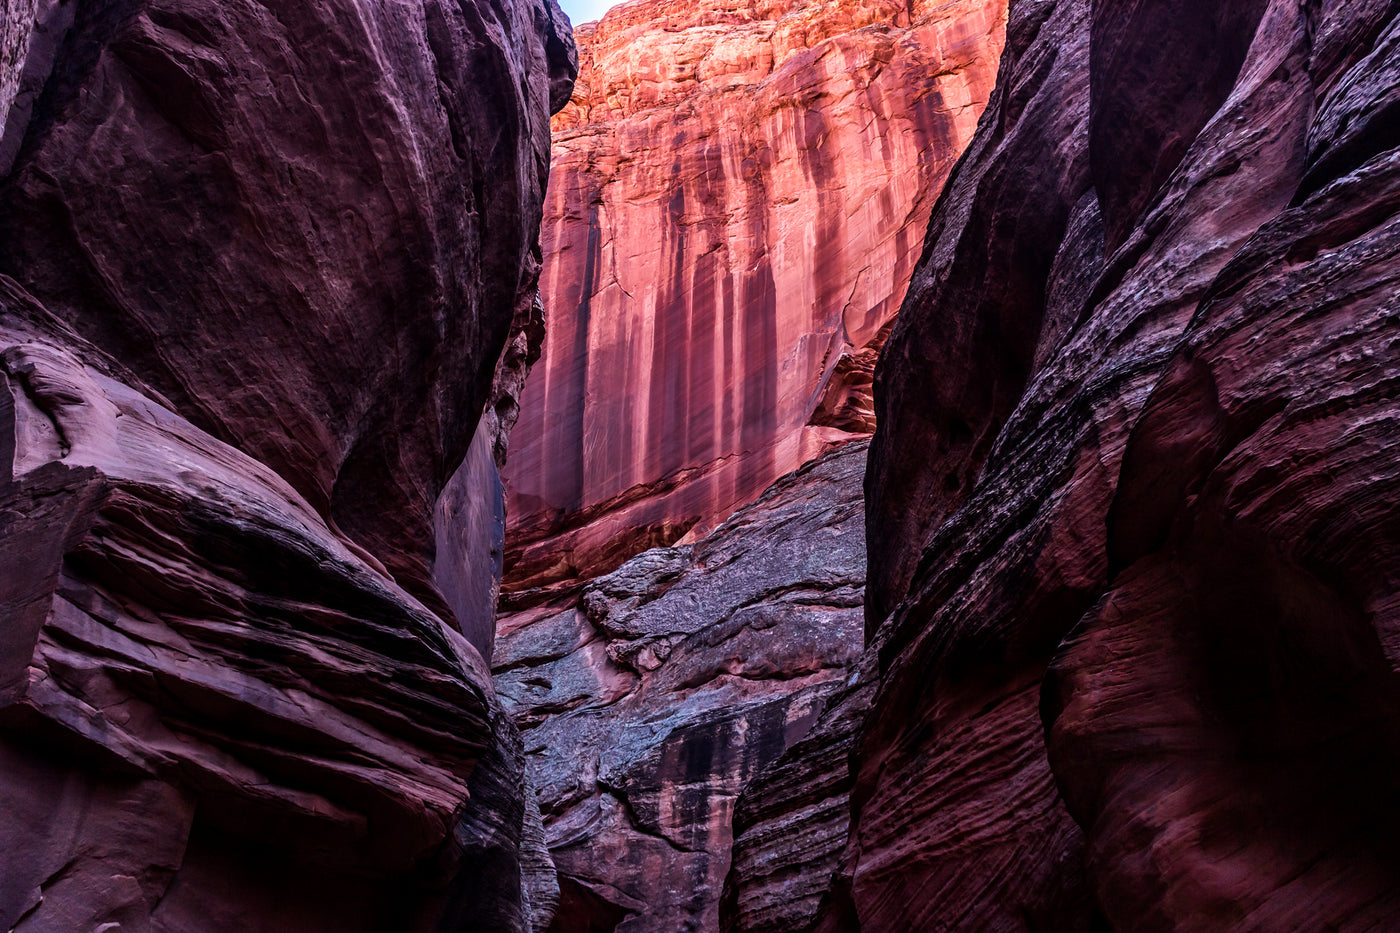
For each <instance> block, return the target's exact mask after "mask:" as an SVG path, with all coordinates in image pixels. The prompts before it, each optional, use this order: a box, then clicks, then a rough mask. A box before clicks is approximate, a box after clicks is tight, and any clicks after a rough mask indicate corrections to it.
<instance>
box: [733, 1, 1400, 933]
mask: <svg viewBox="0 0 1400 933" xmlns="http://www.w3.org/2000/svg"><path fill="white" fill-rule="evenodd" d="M1188 11H1189V12H1190V15H1188ZM1397 30H1400V20H1397V13H1396V11H1395V9H1394V5H1393V4H1385V3H1340V2H1324V3H1316V4H1314V3H1307V4H1305V3H1299V2H1294V0H1270V2H1263V0H1259V2H1255V0H1232V2H1229V3H1221V4H1215V5H1213V6H1212V7H1211V9H1210V10H1208V11H1206V10H1204V9H1201V10H1198V9H1197V8H1196V7H1193V6H1190V5H1188V4H1184V3H1177V4H1173V3H1124V4H1098V3H1094V4H1090V3H1088V2H1087V0H1057V2H1045V3H1034V2H1015V3H1013V4H1012V10H1011V19H1010V23H1009V26H1008V33H1007V35H1008V38H1007V47H1006V54H1005V56H1004V58H1003V63H1002V72H1001V75H1000V76H999V80H998V87H997V91H996V92H995V94H994V95H993V99H992V102H991V103H990V104H989V106H988V111H987V115H986V117H985V118H984V120H983V123H982V125H981V127H980V128H979V132H978V136H977V138H976V139H975V140H974V142H973V143H972V145H971V146H970V147H969V150H968V153H967V154H966V156H965V157H964V160H963V161H962V163H961V164H960V165H959V166H958V168H957V169H956V171H955V173H954V176H953V179H952V181H951V182H950V184H949V186H948V188H947V189H946V190H945V192H944V195H943V197H942V199H941V200H940V202H939V204H938V206H937V208H936V209H935V212H934V215H933V219H932V221H931V223H930V232H929V239H928V241H927V252H926V256H925V260H924V262H923V263H922V264H921V267H920V269H919V271H918V272H916V274H915V276H914V280H913V284H912V285H911V288H910V292H909V296H908V298H907V299H906V301H905V303H904V305H903V307H902V309H901V313H900V316H899V317H898V318H897V321H896V324H895V327H894V330H893V332H892V334H891V336H890V339H889V341H888V343H887V344H886V346H885V349H884V351H883V354H882V356H881V360H880V363H879V366H878V368H877V373H876V381H875V389H876V411H877V415H878V418H879V428H878V429H877V432H876V436H875V440H874V442H873V445H872V448H871V455H870V470H869V473H868V474H867V479H866V489H867V493H868V509H869V510H868V513H867V532H868V536H869V539H870V541H871V548H870V560H871V572H870V581H869V588H868V593H869V597H870V598H869V601H868V605H867V613H868V615H867V625H868V629H869V631H870V632H871V633H872V648H871V649H870V650H871V652H872V653H873V656H874V658H875V659H876V661H877V668H878V673H879V685H878V689H877V692H876V695H875V698H874V700H873V703H872V706H871V708H870V711H869V714H868V716H867V717H866V719H865V726H864V729H863V731H862V733H861V737H860V740H859V746H858V750H857V752H856V754H855V757H854V766H853V767H854V769H855V779H854V786H853V789H852V790H851V795H850V799H851V828H850V830H849V837H848V840H847V845H846V848H845V854H844V856H843V859H842V864H841V867H840V869H839V871H838V876H837V880H836V883H835V884H833V886H832V888H831V890H830V892H829V898H828V901H827V904H826V905H825V907H824V909H823V913H822V917H821V921H820V923H819V925H818V927H817V928H818V929H820V930H824V931H836V930H842V931H853V930H857V929H863V930H880V931H882V933H885V931H899V930H941V929H948V930H952V929H996V930H1031V929H1046V928H1053V929H1086V930H1087V929H1095V928H1103V927H1104V926H1107V927H1110V928H1113V929H1133V930H1180V929H1220V928H1230V929H1248V930H1277V929H1322V928H1327V929H1341V930H1353V929H1356V930H1359V929H1373V928H1377V927H1384V926H1387V925H1389V924H1391V923H1393V922H1394V920H1395V917H1396V912H1397V910H1398V909H1400V885H1397V883H1396V878H1397V877H1400V876H1397V873H1396V870H1395V869H1396V865H1397V862H1396V858H1395V847H1394V843H1393V839H1394V835H1395V833H1394V827H1395V814H1396V813H1397V810H1396V801H1397V799H1400V797H1398V796H1397V788H1396V784H1395V780H1394V765H1393V762H1394V761H1395V760H1396V754H1397V748H1400V745H1397V742H1396V736H1397V735H1398V734H1400V718H1397V711H1400V706H1397V701H1400V672H1397V661H1396V659H1397V656H1400V655H1397V651H1396V648H1395V645H1396V643H1397V639H1396V635H1395V631H1396V621H1395V619H1396V608H1395V607H1396V605H1397V603H1398V602H1400V601H1398V600H1397V597H1396V584H1395V580H1396V579H1397V573H1396V567H1397V564H1396V561H1397V559H1400V558H1397V556H1396V548H1395V542H1396V541H1397V540H1400V532H1397V529H1400V516H1397V513H1396V511H1395V508H1394V503H1395V502H1396V490H1395V484H1396V482H1397V480H1396V471H1395V469H1394V463H1393V457H1391V456H1389V455H1388V454H1387V451H1390V450H1391V449H1393V445H1394V437H1395V415H1396V401H1395V393H1394V391H1393V384H1394V383H1395V380H1396V376H1397V371H1396V365H1397V364H1396V362H1395V360H1396V356H1395V354H1394V353H1392V352H1387V351H1388V350H1390V349H1393V348H1394V347H1395V346H1396V345H1397V341H1400V326H1397V319H1396V317H1395V316H1394V314H1393V313H1392V306H1393V305H1394V296H1395V295H1396V294H1400V292H1397V284H1396V281H1395V279H1396V275H1397V270H1400V262H1397V256H1396V250H1397V248H1400V197H1397V195H1396V191H1397V190H1400V189H1397V185H1400V153H1397V150H1396V148H1395V147H1396V144H1397V143H1400V139H1397V138H1396V136H1395V134H1394V132H1393V126H1394V122H1393V119H1392V117H1393V116H1394V107H1395V104H1394V101H1395V99H1396V92H1395V88H1396V87H1397V86H1400V80H1398V79H1400V74H1397V71H1396V68H1397V65H1396V63H1397V61H1400V58H1397V56H1396V54H1395V42H1396V38H1395V37H1396V36H1397V34H1400V33H1397ZM1167 36H1170V37H1172V41H1170V42H1166V41H1164V37H1167ZM1127 113H1131V114H1132V115H1133V118H1132V119H1131V120H1125V119H1123V117H1122V115H1123V114H1127ZM1383 127H1388V128H1385V129H1383ZM931 452H932V453H934V454H936V456H930V454H931ZM828 715H831V714H828ZM741 809H742V805H741Z"/></svg>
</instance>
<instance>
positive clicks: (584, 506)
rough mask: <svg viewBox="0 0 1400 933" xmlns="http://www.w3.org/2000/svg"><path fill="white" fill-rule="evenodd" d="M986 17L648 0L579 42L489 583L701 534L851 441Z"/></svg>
mask: <svg viewBox="0 0 1400 933" xmlns="http://www.w3.org/2000/svg"><path fill="white" fill-rule="evenodd" d="M1004 25H1005V3H1004V2H989V0H956V2H951V3H947V2H938V3H935V2H925V0H916V2H914V3H904V2H898V3H895V2H887V0H858V2H850V0H779V2H768V0H702V2H698V3H691V2H686V3H678V2H671V0H647V2H634V3H629V4H625V5H623V6H620V7H616V8H614V9H613V10H611V11H610V12H609V13H608V14H607V15H606V16H605V17H604V18H603V19H602V21H601V22H599V23H596V24H590V25H586V26H583V27H581V28H580V29H579V30H578V32H577V38H578V42H579V46H580V76H579V81H578V83H577V85H576V86H575V91H574V95H573V99H572V100H571V102H570V103H569V105H568V106H567V107H565V108H564V109H563V110H562V111H561V112H560V113H559V114H558V115H557V116H556V117H555V118H554V146H555V158H554V164H553V168H552V172H551V179H550V191H549V198H548V201H547V203H546V205H545V221H544V232H543V243H544V250H545V257H546V259H545V268H544V272H543V276H542V279H541V288H542V291H543V293H544V296H545V300H546V307H547V309H548V318H549V325H548V333H547V336H546V338H545V345H544V352H543V359H542V361H541V363H540V365H539V368H538V370H537V372H536V374H535V376H534V378H533V379H532V380H531V382H530V385H529V387H528V388H527V390H526V391H525V393H524V397H523V399H522V405H523V413H522V417H521V421H520V427H519V429H518V430H517V431H516V432H515V434H514V436H513V438H512V448H511V461H510V466H509V468H508V470H507V481H508V485H509V488H510V506H509V511H510V514H511V527H512V532H511V540H510V542H509V543H508V548H507V560H506V564H507V566H506V572H507V589H511V590H516V591H519V590H524V589H530V588H533V587H541V586H548V585H551V584H560V585H564V586H569V585H572V586H575V587H576V586H577V582H578V581H580V580H586V579H588V578H591V577H593V576H597V575H598V574H599V573H603V572H606V571H608V570H611V569H612V568H614V567H616V566H617V565H618V564H619V563H620V562H621V561H622V560H624V559H625V558H627V557H629V556H631V555H633V554H636V553H638V552H640V551H642V550H644V549H646V548H647V547H651V546H654V545H669V544H673V543H676V542H677V541H679V540H689V541H693V540H696V539H697V538H698V537H700V536H701V535H703V534H704V533H706V532H707V531H708V530H709V529H711V528H713V527H714V526H715V525H716V524H717V523H718V522H720V521H722V520H723V519H724V518H725V517H726V516H727V515H728V514H729V513H730V512H731V511H732V510H733V509H734V508H735V507H736V506H737V505H739V504H741V503H744V502H748V501H752V500H753V499H755V498H756V497H757V496H758V495H759V494H760V493H761V492H762V491H763V489H764V488H765V487H767V486H768V484H769V483H771V482H772V481H773V480H774V479H776V478H777V477H779V476H781V475H783V474H784V473H787V472H789V471H791V470H793V469H795V468H797V466H799V465H800V464H801V463H803V462H805V461H806V460H808V459H810V458H812V457H813V456H816V455H817V454H819V453H821V452H822V451H823V450H825V449H827V448H828V447H829V446H830V445H831V444H833V443H836V442H839V441H842V440H845V439H849V438H850V437H851V436H853V435H856V434H860V433H866V432H869V431H870V429H871V427H872V426H873V418H872V416H871V411H870V378H871V371H872V369H873V365H874V359H875V354H876V352H877V350H878V347H879V345H880V343H881V342H882V341H883V339H884V335H885V334H886V333H887V329H888V325H889V323H890V320H891V318H892V316H893V314H894V311H895V309H896V308H897V306H898V304H899V301H900V299H901V297H902V296H903V293H904V290H905V286H906V284H907V282H908V280H909V277H910V275H911V273H912V271H913V268H914V264H915V262H916V261H917V259H918V249H919V243H920V240H921V238H922V235H923V229H924V226H925V222H926V219H927V217H928V214H929V211H930V209H931V207H932V205H933V201H934V199H935V197H936V196H937V193H938V190H939V187H940V186H941V185H942V183H943V179H944V178H945V177H946V176H947V173H948V171H949V169H950V168H951V166H952V164H953V161H954V160H955V159H956V158H957V155H958V154H959V153H960V152H961V151H962V148H963V147H964V146H965V145H966V144H967V141H968V140H969V139H970V138H971V136H972V133H973V131H974V129H975V127H976V125H977V118H978V115H979V114H980V113H981V110H982V107H983V106H984V105H985V102H986V100H987V95H988V94H989V93H990V89H991V84H992V80H993V76H994V74H995V68H996V61H997V56H998V54H999V51H1000V48H1001V43H1002V36H1003V31H1004ZM687 534H689V537H688V538H687V537H685V536H686V535H687Z"/></svg>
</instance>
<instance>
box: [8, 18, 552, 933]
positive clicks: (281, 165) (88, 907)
mask: <svg viewBox="0 0 1400 933" xmlns="http://www.w3.org/2000/svg"><path fill="white" fill-rule="evenodd" d="M0 12H2V13H3V15H4V19H3V20H0V810H2V811H3V812H4V813H5V814H6V817H5V819H3V820H0V852H3V864H2V865H0V928H3V929H13V930H23V931H70V930H102V929H109V928H112V929H115V928H117V927H120V928H121V929H124V930H125V929H130V930H155V931H197V930H198V931H205V930H271V931H289V933H290V931H299V933H304V931H316V930H326V931H332V930H335V931H345V930H367V931H368V930H387V929H394V930H435V929H473V930H477V929H480V930H493V931H494V930H501V931H512V933H516V931H524V930H528V929H532V928H543V926H544V925H545V924H547V922H548V919H549V917H550V916H551V915H552V910H553V904H554V903H555V902H556V901H557V885H556V884H555V882H554V881H553V871H552V868H551V867H550V866H549V864H548V856H547V853H546V852H545V850H544V848H543V837H542V834H541V830H540V825H539V820H538V813H537V811H536V810H535V809H534V808H533V804H532V799H533V792H532V791H530V790H529V789H528V786H527V783H526V777H525V774H524V765H523V752H522V748H521V744H520V738H519V735H518V733H517V731H516V730H515V728H514V726H513V724H512V722H511V721H510V719H509V717H507V716H506V715H504V713H503V712H502V710H501V708H500V706H499V704H498V702H497V700H496V696H495V693H494V690H493V689H492V686H491V682H490V676H489V671H488V669H487V665H486V661H485V658H484V655H486V654H489V650H490V622H491V619H490V616H491V607H490V605H489V601H490V599H491V596H492V589H493V588H492V583H491V580H492V576H493V568H494V567H498V566H499V563H498V562H499V545H497V553H496V554H495V555H494V556H493V555H492V553H491V544H490V542H491V539H492V533H493V528H492V526H491V521H490V518H491V516H492V515H495V514H499V511H500V510H499V488H498V481H497V478H496V475H495V463H496V462H497V457H498V453H499V450H500V447H501V444H502V443H503V438H502V433H503V431H504V429H505V427H506V426H507V424H508V422H509V420H510V416H511V415H512V413H513V408H514V402H513V401H512V400H511V399H512V392H514V391H516V390H518V387H519V382H520V378H521V376H522V367H523V365H524V364H525V363H527V362H528V359H529V357H530V356H531V351H530V348H529V345H530V342H531V338H530V335H531V333H535V332H537V330H538V328H537V326H534V325H532V323H531V322H532V320H534V321H537V318H538V315H537V314H534V313H533V312H532V309H534V308H535V307H536V305H535V287H536V280H537V276H538V245H537V236H538V222H539V218H540V215H541V208H542V201H543V187H544V182H545V178H546V172H547V165H548V153H549V127H548V117H549V113H550V111H551V110H552V109H554V108H556V107H557V106H559V105H562V103H563V102H564V101H565V100H567V97H568V93H569V89H570V85H571V79H572V77H573V73H574V68H575V63H574V53H573V47H572V40H571V37H570V35H569V33H568V30H567V23H566V20H564V18H563V15H562V13H561V12H560V11H559V10H558V8H557V7H556V6H555V5H554V4H553V3H552V2H546V0H537V2H523V3H516V2H505V0H501V2H496V0H480V2H472V0H468V2H463V3H455V2H454V3H439V2H437V0H421V2H419V0H412V2H407V3H399V4H395V5H393V6H392V7H385V6H382V5H376V4H369V3H361V2H357V0H316V2H309V3H296V4H268V5H263V4H260V3H257V2H252V0H235V2H218V3H214V2H201V0H195V2H183V0H182V2H178V3H165V2H160V0H150V2H147V0H138V2H122V3H117V2H110V3H108V2H93V3H73V2H60V0H53V2H50V0H36V2H25V0H8V2H6V3H5V4H4V6H3V8H0ZM487 409H489V410H487ZM483 411H486V414H485V416H483ZM474 438H475V440H473V439H474ZM469 448H474V449H476V450H477V451H478V452H479V453H480V455H479V456H475V457H468V456H467V453H468V450H469ZM464 463H465V466H464V465H463V464H464ZM493 497H494V498H493ZM466 514H470V515H473V516H475V517H474V518H473V519H472V520H471V521H461V520H460V519H461V518H462V516H463V515H466ZM497 538H499V535H498V534H497ZM483 542H484V543H483ZM483 623H484V625H485V629H484V630H483V628H482V625H483Z"/></svg>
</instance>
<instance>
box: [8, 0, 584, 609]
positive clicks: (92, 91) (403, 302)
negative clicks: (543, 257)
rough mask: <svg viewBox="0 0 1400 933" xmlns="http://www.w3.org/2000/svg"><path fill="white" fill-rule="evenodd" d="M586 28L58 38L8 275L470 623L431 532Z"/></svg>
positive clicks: (18, 121) (221, 21)
mask: <svg viewBox="0 0 1400 933" xmlns="http://www.w3.org/2000/svg"><path fill="white" fill-rule="evenodd" d="M46 6H47V5H46V4H40V5H39V7H40V8H41V9H39V10H38V12H37V13H36V16H38V15H39V13H42V12H43V9H42V8H45V7H46ZM64 6H65V7H66V6H68V5H64ZM73 6H74V7H76V5H73ZM45 23H47V20H46V21H45ZM566 23H567V21H566V20H565V19H564V17H563V16H562V14H561V13H560V12H559V10H558V8H557V7H556V6H554V5H553V4H552V3H545V2H539V3H514V2H504V0H492V2H486V0H483V2H481V3H479V4H475V3H474V4H467V5H458V4H443V3H439V2H436V0H423V2H414V3H410V4H407V5H395V6H392V7H378V6H373V5H366V4H361V3H357V2H349V0H345V2H341V0H323V2H315V3H308V4H299V5H297V6H296V7H295V8H292V9H283V8H282V7H281V6H280V5H272V6H267V5H263V4H261V3H258V2H255V0H240V2H234V3H223V2H217V3H216V2H196V3H187V2H179V3H169V2H164V0H143V2H140V3H137V4H116V3H106V4H93V5H84V6H83V7H82V8H81V9H80V10H77V12H76V13H75V14H74V15H73V20H72V23H71V25H70V26H68V28H67V29H66V30H64V31H63V32H62V33H61V34H60V35H58V36H55V35H53V34H52V29H51V28H50V29H49V33H47V34H45V37H46V41H45V42H39V41H38V39H39V37H40V34H41V33H43V32H44V28H48V27H47V26H44V24H41V23H36V28H35V37H36V38H35V40H34V41H32V42H31V43H30V44H29V50H30V56H31V58H30V59H27V60H26V62H25V67H24V72H23V79H24V82H27V83H24V84H23V86H24V87H26V88H29V87H31V86H33V89H32V92H31V93H32V100H33V106H32V112H30V113H28V114H26V113H25V112H23V108H20V107H12V108H10V109H9V112H8V113H7V114H6V122H5V126H4V138H5V140H6V144H7V145H8V144H9V143H10V140H13V139H18V140H19V141H18V143H16V144H15V145H16V147H17V148H16V153H17V156H16V161H15V162H14V164H13V166H11V167H10V171H9V173H8V174H7V175H6V176H5V178H4V181H3V184H2V185H0V271H3V272H5V273H6V274H8V275H11V276H13V277H14V278H15V279H16V280H17V281H19V282H20V283H21V284H22V285H23V286H24V287H25V288H26V289H27V290H28V291H29V292H30V293H31V294H33V295H34V296H35V297H36V298H37V299H38V300H39V301H40V302H41V303H43V304H44V306H45V307H46V308H48V310H49V311H50V312H51V313H53V314H54V315H56V316H58V317H59V318H61V319H62V320H64V321H66V322H67V323H68V324H69V325H70V326H72V327H73V329H74V330H75V331H76V332H78V333H79V334H81V335H83V336H84V337H85V338H87V339H89V340H91V341H92V342H93V343H95V344H97V345H98V346H101V347H102V348H103V349H104V350H106V351H107V352H109V353H111V354H112V355H113V356H115V357H116V358H118V359H119V360H121V361H122V362H123V363H124V364H126V365H127V366H129V367H130V368H131V369H133V370H134V371H136V372H138V373H139V374H140V375H141V378H142V379H143V380H144V381H145V383H146V384H148V385H149V386H151V387H152V388H153V389H154V390H155V391H157V392H159V393H160V394H161V395H163V396H164V397H165V398H168V399H169V400H170V401H171V402H172V403H173V404H174V405H175V407H176V408H177V409H178V410H179V411H180V412H181V413H182V414H184V415H185V416H186V417H188V418H189V419H190V420H191V422H192V423H194V424H195V425H196V426H198V427H199V428H201V429H202V430H205V431H207V432H209V433H210V434H212V435H213V436H215V437H218V438H219V439H221V440H223V441H225V442H227V443H230V444H233V445H234V446H236V447H238V448H239V449H241V450H243V451H244V452H245V453H247V454H249V455H250V456H252V457H253V458H254V459H256V460H258V461H260V462H262V463H265V464H267V465H268V466H270V467H271V468H272V469H273V470H275V471H276V472H277V473H278V474H279V475H281V476H282V477H283V478H284V479H286V480H287V481H288V482H289V483H291V484H292V486H293V488H295V489H296V490H297V491H298V493H300V494H301V495H302V496H303V497H304V498H305V499H306V500H307V501H308V502H310V503H311V504H312V506H313V507H314V508H315V509H316V510H317V511H318V512H319V513H320V514H321V515H323V516H325V517H326V518H327V519H328V520H330V521H331V522H332V523H333V524H334V525H335V526H336V527H337V528H339V529H340V530H342V531H343V532H345V533H346V534H347V535H348V536H349V537H351V538H352V539H354V540H355V541H356V542H357V543H359V544H360V545H361V546H362V547H365V548H366V549H368V550H370V551H372V552H374V553H375V554H376V555H377V556H378V558H379V560H381V561H382V562H383V563H384V564H385V566H386V567H387V568H388V569H389V570H390V572H391V573H393V574H394V576H395V578H396V579H397V580H399V582H400V583H401V584H402V585H403V586H405V587H406V588H407V589H409V590H410V591H411V592H413V593H414V595H415V596H417V597H418V598H419V599H421V600H424V601H425V602H426V603H427V604H428V605H429V606H430V608H433V609H434V610H435V611H444V612H445V611H446V607H445V605H444V604H443V603H442V601H441V596H440V594H438V593H437V591H436V588H435V587H434V586H433V584H432V579H433V575H432V568H431V562H432V553H433V534H432V531H431V512H432V508H433V505H434V503H435V501H436V499H437V496H438V494H439V492H440V491H441V489H442V487H443V485H444V483H445V482H446V480H447V478H448V476H449V475H450V473H451V472H452V470H454V469H455V468H456V466H457V464H458V463H460V462H461V460H462V458H463V457H464V456H465V454H466V451H467V448H468V446H469V444H470V442H471V439H472V435H473V433H474V431H475V428H476V423H477V420H478V418H479V416H480V413H481V411H482V410H483V408H484V407H485V405H486V403H487V401H488V398H489V392H490V386H491V380H492V374H493V372H494V370H495V367H496V362H497V358H498V356H499V354H500V352H501V349H502V347H503V346H504V344H505V342H506V339H507V334H508V332H509V329H510V323H511V319H510V315H509V309H514V308H515V307H516V305H517V302H518V300H519V297H520V295H521V294H522V293H528V292H530V291H531V290H532V289H533V287H534V276H535V274H536V269H537V264H536V263H537V260H536V258H535V255H534V254H535V251H536V249H537V247H536V237H537V230H538V223H539V218H540V216H541V203H542V200H543V186H544V182H545V179H546V173H547V171H548V160H549V139H548V135H547V134H548V127H547V125H546V120H547V118H548V111H549V106H550V100H551V95H553V96H554V97H555V98H556V99H557V98H559V97H560V96H561V94H560V92H561V89H563V88H567V78H568V77H569V75H570V74H571V73H572V67H573V55H572V51H571V47H570V40H569V36H568V34H567V32H566ZM19 25H21V27H22V26H23V21H21V22H20V24H19ZM41 26H43V27H44V28H40V27H41ZM9 28H10V27H8V26H7V32H8V31H9ZM6 41H7V43H8V41H9V40H8V38H7V40H6ZM50 46H52V47H53V49H52V51H51V52H50V54H48V55H45V54H44V52H45V50H46V49H49V47H50ZM522 76H528V79H526V80H521V77H522ZM560 81H564V82H565V84H564V85H563V88H561V87H560V86H559V82H560ZM22 96H23V95H21V96H18V97H16V101H17V102H18V101H20V100H21V97H22ZM26 99H27V98H26Z"/></svg>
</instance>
